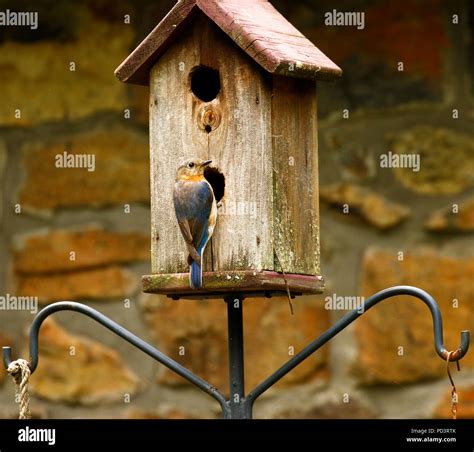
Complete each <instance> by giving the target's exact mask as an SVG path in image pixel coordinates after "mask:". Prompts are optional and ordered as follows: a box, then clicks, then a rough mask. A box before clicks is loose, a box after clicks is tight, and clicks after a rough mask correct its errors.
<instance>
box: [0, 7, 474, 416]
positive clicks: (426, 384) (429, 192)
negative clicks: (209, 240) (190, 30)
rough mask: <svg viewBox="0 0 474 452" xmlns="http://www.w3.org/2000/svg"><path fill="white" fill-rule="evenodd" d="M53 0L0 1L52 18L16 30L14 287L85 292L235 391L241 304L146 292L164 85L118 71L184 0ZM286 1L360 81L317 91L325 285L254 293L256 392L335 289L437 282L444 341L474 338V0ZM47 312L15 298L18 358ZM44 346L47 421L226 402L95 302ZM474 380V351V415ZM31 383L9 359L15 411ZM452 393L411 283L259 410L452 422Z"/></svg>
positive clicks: (7, 237)
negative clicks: (20, 385)
mask: <svg viewBox="0 0 474 452" xmlns="http://www.w3.org/2000/svg"><path fill="white" fill-rule="evenodd" d="M37 3H38V2H34V1H21V2H18V1H16V2H14V3H13V2H11V1H10V2H9V1H3V0H2V1H0V10H5V9H7V8H10V9H11V10H14V11H19V10H24V11H38V12H39V21H40V27H39V28H38V30H36V31H30V30H29V29H25V28H21V27H0V98H1V104H0V187H1V197H2V203H1V205H0V215H1V217H0V221H1V223H0V225H1V226H0V227H1V239H0V240H1V241H0V244H1V253H0V268H1V269H2V271H1V272H0V295H2V296H7V294H10V295H27V296H37V297H39V300H40V303H41V304H42V305H45V304H47V303H50V302H53V301H56V300H64V299H70V300H75V301H81V302H85V303H87V304H89V305H91V306H93V307H94V308H97V309H99V310H100V311H102V312H103V313H104V314H105V315H108V316H110V317H111V318H113V319H114V320H116V321H118V322H119V323H121V324H123V325H124V326H125V327H127V328H128V329H130V330H131V331H133V332H136V333H138V334H139V335H141V336H142V337H143V338H144V339H146V340H149V341H152V342H153V343H155V344H157V345H158V346H159V347H160V348H161V349H162V350H163V351H164V352H166V353H168V354H170V355H171V356H173V357H174V358H175V359H178V360H180V361H181V362H182V363H183V364H185V365H186V366H189V367H190V368H191V369H192V370H194V371H195V372H196V373H198V374H200V375H201V376H203V377H204V378H206V379H208V380H209V381H211V382H212V383H214V384H215V385H216V386H217V387H219V389H221V390H225V388H226V381H227V380H226V373H227V362H226V360H227V357H226V342H225V328H226V318H225V305H224V303H223V302H219V301H215V302H208V303H206V302H188V301H186V302H172V301H168V300H165V299H161V298H160V297H157V296H145V295H143V294H140V276H141V275H142V274H146V273H148V272H149V176H148V171H149V167H148V130H147V128H148V111H147V110H148V100H147V96H148V90H147V89H146V88H141V87H134V86H126V85H124V84H122V83H120V82H118V81H117V80H116V79H115V78H114V76H113V71H114V69H115V68H116V66H117V65H118V64H119V63H120V62H121V61H122V60H123V59H124V57H125V56H127V55H128V53H129V52H130V51H131V50H132V49H133V48H134V46H135V45H136V44H137V43H138V42H139V41H140V40H141V39H142V38H143V37H144V36H145V35H146V34H147V33H148V32H149V31H150V30H151V29H152V28H153V27H154V26H155V24H156V23H158V21H159V20H160V19H161V17H163V15H164V14H165V13H166V12H167V11H168V10H169V9H170V8H171V6H172V5H173V3H174V2H173V1H160V2H157V1H148V0H147V1H140V2H138V1H137V2H126V1H119V2H112V1H111V0H94V1H92V0H90V1H89V0H87V1H83V2H80V3H75V4H74V5H73V4H72V2H65V1H63V2H57V1H49V0H43V1H42V2H40V3H41V4H40V5H38V4H37ZM273 3H274V5H275V6H276V7H277V8H278V9H279V10H280V11H281V12H282V13H283V14H284V15H285V16H286V17H287V18H288V19H289V20H290V21H291V22H292V23H294V24H295V26H296V27H297V28H299V29H300V30H301V31H302V32H303V33H304V34H305V35H307V36H308V37H309V38H310V39H311V40H313V42H315V44H316V45H317V46H318V47H319V48H320V49H321V50H322V51H323V52H325V53H326V54H327V55H328V56H329V57H330V58H331V59H333V60H334V61H335V62H336V63H337V64H338V65H339V66H341V67H342V68H343V70H344V75H343V77H342V79H340V80H339V81H336V82H334V83H320V84H319V85H318V88H319V89H318V97H319V117H320V129H319V130H320V135H319V142H320V151H319V154H320V177H321V204H322V209H321V243H322V270H323V275H324V276H325V278H326V280H327V290H326V293H325V294H324V295H323V296H319V297H305V298H299V299H297V300H296V301H295V302H294V307H295V316H293V317H292V316H291V315H290V313H289V309H288V305H287V302H286V300H285V299H281V300H276V299H272V300H271V301H270V300H249V301H247V302H246V303H245V316H246V319H245V322H246V340H247V348H246V350H245V353H246V359H247V370H248V373H247V388H248V389H250V388H251V387H253V386H254V385H255V384H256V383H257V382H258V381H260V380H261V379H262V378H264V377H266V376H267V375H268V374H270V373H271V372H272V371H273V370H275V369H276V368H277V367H278V366H279V365H280V364H282V363H283V362H284V361H285V360H286V359H288V358H289V353H291V350H292V349H291V347H293V348H294V349H295V351H298V350H299V349H301V348H302V347H303V346H304V345H305V344H306V343H307V342H309V341H310V340H311V339H312V338H313V337H314V336H315V335H316V334H317V333H318V332H322V331H323V330H324V329H326V328H327V327H329V325H330V324H331V323H333V322H334V321H335V320H336V319H337V318H338V317H339V316H341V315H342V314H343V313H344V312H341V311H328V310H326V309H325V307H324V297H325V296H328V295H332V294H336V295H338V296H354V295H361V296H369V295H370V294H372V293H374V292H375V291H377V290H379V289H382V288H385V287H388V286H390V285H394V284H413V285H416V286H419V287H421V288H424V289H426V290H427V291H429V292H430V293H432V295H434V297H435V298H436V299H437V301H438V303H439V304H440V306H441V309H442V312H443V318H444V319H445V343H446V346H447V347H448V348H449V347H452V348H455V347H457V345H458V341H459V336H458V334H459V331H460V330H461V329H471V330H472V331H474V285H473V284H472V281H473V280H474V253H473V244H474V240H473V237H474V236H473V231H474V176H473V175H474V140H473V135H472V125H473V119H474V108H473V86H472V79H473V64H472V62H473V61H474V58H473V56H474V54H473V53H474V51H473V33H474V8H473V5H471V4H470V2H469V1H468V0H454V1H450V2H442V1H441V0H431V1H428V0H407V1H405V2H403V3H400V2H395V1H390V0H389V1H382V0H360V1H358V0H341V1H338V2H333V1H332V2H329V1H327V0H319V1H317V0H304V1H303V0H300V1H298V2H283V1H274V2H273ZM334 8H336V9H337V10H339V11H364V12H365V28H364V30H357V29H356V28H354V27H328V26H325V25H324V12H326V11H331V10H332V9H334ZM126 14H129V15H130V17H131V23H130V24H125V23H124V15H126ZM453 14H456V15H457V17H458V19H459V21H458V23H453ZM454 22H456V19H454ZM71 63H74V64H75V70H74V71H71V68H72V66H71ZM399 63H403V71H400V70H398V69H400V68H401V67H400V65H399ZM64 151H66V152H68V153H70V154H94V155H95V159H96V161H95V164H96V167H95V171H93V172H89V171H87V170H86V169H71V168H68V169H61V168H56V167H55V165H54V163H55V158H56V156H57V155H58V154H62V153H63V152H64ZM389 151H391V152H393V153H402V154H403V153H407V154H412V153H415V154H419V155H420V156H421V170H420V171H419V172H413V171H412V170H411V169H391V168H381V167H380V157H379V156H380V155H381V154H386V153H388V152H389ZM345 204H348V206H349V212H347V213H344V211H345V208H344V205H345ZM454 204H456V205H458V207H459V208H458V213H455V214H453V213H452V211H453V205H454ZM455 210H456V209H455ZM400 253H403V255H402V254H400ZM401 257H403V260H400V258H401ZM453 300H454V302H453ZM456 300H457V301H456ZM32 317H33V316H32V314H31V313H29V312H25V311H2V312H0V343H1V345H5V344H11V345H12V346H13V347H14V356H17V355H18V354H19V352H20V350H21V349H24V348H25V331H26V328H27V327H28V326H29V324H30V322H31V320H32ZM181 347H184V349H183V348H181ZM183 350H184V356H182V355H180V351H183ZM25 353H26V352H23V354H25ZM40 358H41V359H40V367H39V368H38V370H37V371H36V373H35V374H34V376H33V377H32V390H33V391H34V393H35V394H36V396H35V397H34V398H33V401H32V406H33V411H34V415H35V416H37V417H43V418H61V417H64V418H84V417H89V418H102V417H124V418H136V417H138V418H140V417H151V418H155V417H156V418H182V417H216V416H218V411H217V408H218V407H217V405H216V404H215V403H214V402H213V401H212V400H211V399H208V398H207V397H206V396H205V395H202V394H200V392H199V391H197V390H195V389H194V388H192V387H190V386H189V385H187V384H185V383H183V381H181V380H180V379H179V378H178V377H175V376H173V375H171V374H170V373H169V372H167V371H164V369H163V368H162V367H161V366H159V365H157V364H155V363H154V362H152V361H151V360H150V359H148V358H146V357H145V356H144V355H142V353H140V352H138V351H136V350H134V349H133V348H132V347H131V346H129V345H127V344H126V343H124V342H123V341H121V340H119V339H117V338H116V337H115V336H114V335H113V334H109V333H108V332H106V331H105V330H104V329H102V328H101V327H100V326H98V325H96V324H95V323H94V322H92V321H89V320H88V319H86V318H84V317H82V316H78V315H74V314H71V313H59V314H57V315H55V316H54V321H53V322H49V323H48V324H47V325H45V326H44V327H43V330H42V333H41V353H40ZM453 369H454V367H453ZM473 376H474V353H473V352H472V350H471V352H470V353H469V354H468V356H467V357H466V358H465V359H464V360H463V364H462V372H461V373H460V374H459V375H457V374H455V380H456V383H457V385H458V387H459V398H460V406H459V416H460V417H474V385H473V384H472V381H473V380H472V377H473ZM8 380H9V379H8ZM13 393H14V390H13V384H12V383H11V382H10V381H7V378H6V376H5V374H4V373H3V372H0V417H2V418H12V417H15V416H16V415H17V407H16V406H15V404H14V403H13V397H14V396H13ZM449 395H450V385H449V383H448V380H447V377H446V370H445V365H444V364H443V362H442V361H441V360H440V359H439V358H438V357H437V356H436V354H435V352H434V349H433V343H432V325H431V319H430V316H429V313H428V311H427V310H426V308H425V307H424V306H423V305H422V304H421V303H419V302H416V301H409V302H406V301H405V300H404V299H403V297H401V298H399V299H397V300H393V301H391V302H386V303H385V305H381V306H378V307H377V308H376V309H374V310H373V311H371V312H370V313H367V314H366V315H365V316H364V317H363V318H362V319H360V320H359V321H358V322H357V324H354V325H353V326H351V327H350V328H348V329H347V330H346V331H344V332H343V333H342V334H340V335H339V336H338V337H337V338H336V339H335V340H333V341H332V342H331V344H330V345H329V346H327V347H325V348H324V349H323V350H321V351H320V352H319V353H318V354H317V355H315V356H314V357H312V358H311V359H309V360H308V361H307V362H306V363H305V364H303V365H302V366H300V367H299V368H297V370H296V371H295V372H294V373H292V374H291V375H290V376H288V377H287V378H285V379H284V380H282V381H281V382H280V383H279V384H278V385H277V387H275V388H274V389H272V390H271V391H269V392H268V394H266V396H265V397H264V398H262V399H261V400H260V401H259V403H258V404H256V407H255V416H256V417H276V418H288V417H298V418H301V417H306V418H366V417H378V418H387V417H389V418H410V417H423V418H426V417H449V414H450V406H449Z"/></svg>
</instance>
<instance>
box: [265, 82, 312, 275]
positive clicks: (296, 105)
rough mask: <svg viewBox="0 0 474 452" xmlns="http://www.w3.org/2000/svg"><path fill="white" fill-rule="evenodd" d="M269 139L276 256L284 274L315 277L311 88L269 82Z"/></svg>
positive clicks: (277, 265) (310, 84)
mask: <svg viewBox="0 0 474 452" xmlns="http://www.w3.org/2000/svg"><path fill="white" fill-rule="evenodd" d="M272 137H273V170H274V181H273V190H274V192H273V200H274V203H273V206H274V210H273V211H274V232H273V235H274V245H275V252H276V253H277V255H278V258H279V260H280V261H281V265H282V266H283V270H284V271H285V272H289V273H303V274H310V275H319V274H320V269H319V259H320V257H319V218H318V217H319V214H318V154H317V152H318V142H317V111H316V87H315V83H314V82H312V81H302V80H296V79H291V78H287V77H281V76H274V77H273V97H272ZM275 264H276V266H275V268H277V269H279V270H281V268H280V265H279V262H278V260H276V262H275Z"/></svg>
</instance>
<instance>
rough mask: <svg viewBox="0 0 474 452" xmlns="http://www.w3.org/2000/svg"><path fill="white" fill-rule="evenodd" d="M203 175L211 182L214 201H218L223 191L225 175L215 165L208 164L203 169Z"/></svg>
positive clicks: (222, 195)
mask: <svg viewBox="0 0 474 452" xmlns="http://www.w3.org/2000/svg"><path fill="white" fill-rule="evenodd" d="M204 177H205V178H206V180H207V181H208V182H209V183H210V184H211V187H212V190H213V192H214V197H215V198H216V202H217V203H219V202H220V201H221V199H222V198H223V197H224V192H225V177H224V175H223V174H222V171H221V170H220V169H219V168H217V167H215V166H208V167H207V168H206V169H205V170H204Z"/></svg>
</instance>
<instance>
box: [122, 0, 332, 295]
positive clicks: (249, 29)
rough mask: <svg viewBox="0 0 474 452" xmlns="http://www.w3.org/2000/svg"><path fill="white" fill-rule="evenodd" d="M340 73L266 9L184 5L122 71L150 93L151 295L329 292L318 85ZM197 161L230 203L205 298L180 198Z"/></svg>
mask: <svg viewBox="0 0 474 452" xmlns="http://www.w3.org/2000/svg"><path fill="white" fill-rule="evenodd" d="M340 74H341V69H340V68H339V67H338V66H336V65H335V64H334V63H333V62H332V61H331V60H329V59H328V58H327V57H326V56H325V55H324V54H323V53H322V52H321V51H320V50H319V49H318V48H317V47H315V46H314V45H313V44H312V43H311V42H310V41H309V40H308V39H306V38H305V37H304V36H303V35H302V34H301V33H300V32H299V31H298V30H297V29H296V28H295V27H294V26H293V25H291V24H290V23H289V22H288V21H287V20H286V19H285V18H284V17H283V16H282V15H281V14H280V13H279V12H278V11H277V10H276V9H275V8H274V7H273V6H272V5H271V4H270V3H269V2H268V1H265V0H238V1H237V0H181V1H179V2H178V3H177V4H176V5H175V7H174V8H173V9H172V10H171V11H170V12H169V13H168V15H167V16H166V17H165V18H164V19H163V20H162V21H161V22H160V23H159V24H158V25H157V26H156V28H155V29H154V30H153V31H152V32H151V33H150V34H149V35H148V36H147V37H146V38H145V39H144V40H143V42H142V43H141V44H140V45H139V46H138V47H137V48H136V49H135V50H134V51H133V52H132V53H131V54H130V55H129V56H128V57H127V59H126V60H125V61H124V62H123V63H122V64H121V65H120V66H119V67H118V68H117V70H116V76H117V77H118V78H119V80H121V81H123V82H127V83H135V84H139V85H147V86H149V88H150V154H151V162H150V165H151V228H152V231H151V232H152V234H151V237H152V244H151V249H152V274H151V275H149V276H144V277H143V283H144V290H145V291H146V292H152V293H162V294H167V295H170V296H174V297H179V296H181V295H183V296H187V295H199V296H203V297H205V296H219V295H223V294H225V293H247V294H255V295H258V294H266V295H269V294H272V293H275V292H286V290H287V288H288V289H289V290H290V291H291V293H292V294H294V295H298V294H307V293H318V292H321V291H322V289H323V280H322V277H321V274H320V265H319V264H320V253H319V213H318V142H317V138H318V129H317V108H316V80H329V79H332V78H335V77H337V76H339V75H340ZM190 157H198V158H202V159H205V160H207V159H212V161H213V164H212V166H211V167H209V168H208V169H207V170H206V173H205V177H206V178H207V179H208V181H209V182H210V183H211V185H212V187H213V189H214V194H215V197H216V199H217V201H218V203H219V207H218V219H217V225H216V228H215V231H214V235H213V237H212V239H211V241H210V243H209V244H208V245H207V248H206V251H205V254H204V259H203V260H204V262H203V271H204V276H203V288H202V289H200V290H197V291H196V290H192V289H190V287H189V281H188V271H189V268H188V264H187V256H188V253H187V250H186V246H185V243H184V240H183V238H182V236H181V234H180V230H179V227H178V223H177V220H176V217H175V212H174V208H173V198H172V196H173V195H172V194H173V187H174V182H175V174H176V169H177V167H178V165H179V164H180V162H181V161H182V160H184V159H187V158H190Z"/></svg>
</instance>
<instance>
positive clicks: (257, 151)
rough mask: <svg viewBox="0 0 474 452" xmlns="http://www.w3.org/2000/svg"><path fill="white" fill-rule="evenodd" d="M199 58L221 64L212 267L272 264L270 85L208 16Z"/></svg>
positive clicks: (213, 145) (212, 145)
mask: <svg viewBox="0 0 474 452" xmlns="http://www.w3.org/2000/svg"><path fill="white" fill-rule="evenodd" d="M201 30H202V37H203V39H202V42H201V62H202V64H204V65H206V66H210V67H214V68H219V72H220V75H221V85H222V88H221V94H220V96H219V100H220V109H221V112H222V119H221V124H220V126H219V127H218V128H217V129H216V130H215V131H213V132H211V133H210V134H209V149H210V156H211V157H210V158H215V160H216V162H218V164H219V166H220V168H221V169H222V171H223V172H224V175H225V176H226V193H225V199H224V202H223V206H222V208H221V209H220V210H219V217H218V227H217V228H216V230H215V233H214V238H213V240H212V247H213V260H214V270H245V269H253V270H262V269H273V252H272V248H273V237H272V215H273V204H272V149H271V144H272V143H271V85H270V83H269V79H267V75H266V74H265V73H263V72H262V71H261V70H260V69H259V67H258V65H257V64H255V63H254V62H253V61H252V60H251V59H250V58H249V57H248V56H247V55H245V54H243V53H242V52H241V51H240V49H239V48H238V47H237V46H236V45H235V44H234V43H233V42H232V41H230V40H229V39H228V38H227V36H226V35H225V34H224V33H223V32H221V31H220V30H219V29H218V28H217V27H216V26H215V25H214V24H213V23H212V22H210V21H209V20H207V19H206V20H205V25H203V26H202V27H201Z"/></svg>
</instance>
